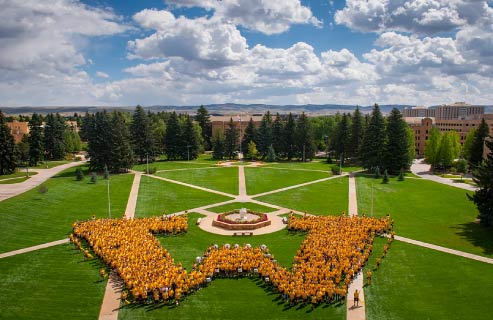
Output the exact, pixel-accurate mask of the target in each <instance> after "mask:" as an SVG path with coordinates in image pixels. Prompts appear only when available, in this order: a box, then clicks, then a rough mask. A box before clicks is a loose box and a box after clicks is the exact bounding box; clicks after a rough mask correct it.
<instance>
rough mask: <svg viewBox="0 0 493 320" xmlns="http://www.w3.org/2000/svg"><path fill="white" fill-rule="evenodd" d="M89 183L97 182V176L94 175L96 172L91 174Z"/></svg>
mask: <svg viewBox="0 0 493 320" xmlns="http://www.w3.org/2000/svg"><path fill="white" fill-rule="evenodd" d="M91 182H92V183H96V182H98V175H97V174H96V172H91Z"/></svg>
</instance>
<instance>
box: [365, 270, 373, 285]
mask: <svg viewBox="0 0 493 320" xmlns="http://www.w3.org/2000/svg"><path fill="white" fill-rule="evenodd" d="M371 276H372V272H371V271H370V270H368V271H366V285H368V286H369V285H370V284H371Z"/></svg>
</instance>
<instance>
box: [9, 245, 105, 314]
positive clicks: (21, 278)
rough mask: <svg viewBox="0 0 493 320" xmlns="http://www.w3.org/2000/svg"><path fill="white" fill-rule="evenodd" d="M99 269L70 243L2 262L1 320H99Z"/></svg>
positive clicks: (101, 284) (97, 264) (100, 282)
mask: <svg viewBox="0 0 493 320" xmlns="http://www.w3.org/2000/svg"><path fill="white" fill-rule="evenodd" d="M99 266H100V265H99V262H98V261H96V260H93V261H90V262H89V261H87V262H86V261H84V257H83V254H81V252H80V251H78V250H75V249H74V246H73V245H70V244H66V245H60V246H56V247H52V248H47V249H43V250H38V251H35V252H30V253H25V254H21V255H17V256H13V257H9V258H4V259H0V278H1V279H2V281H0V292H2V293H1V294H0V306H1V311H0V318H1V319H97V317H98V314H99V309H100V308H101V302H102V300H103V295H104V288H105V286H106V281H100V280H101V278H100V276H99V273H98V270H99Z"/></svg>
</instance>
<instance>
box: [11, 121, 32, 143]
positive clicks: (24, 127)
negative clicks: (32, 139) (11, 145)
mask: <svg viewBox="0 0 493 320" xmlns="http://www.w3.org/2000/svg"><path fill="white" fill-rule="evenodd" d="M7 127H9V128H10V133H11V134H12V135H13V136H14V141H15V143H19V142H21V140H22V137H23V136H24V135H26V134H27V135H28V134H29V125H28V123H27V122H21V121H17V120H13V121H12V122H7Z"/></svg>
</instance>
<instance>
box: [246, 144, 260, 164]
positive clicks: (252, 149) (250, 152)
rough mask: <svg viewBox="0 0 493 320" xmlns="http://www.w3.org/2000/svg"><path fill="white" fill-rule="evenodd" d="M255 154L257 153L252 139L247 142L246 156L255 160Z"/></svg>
mask: <svg viewBox="0 0 493 320" xmlns="http://www.w3.org/2000/svg"><path fill="white" fill-rule="evenodd" d="M257 155H258V151H257V146H256V145H255V142H254V141H250V143H249V144H248V153H247V157H248V158H249V159H251V160H257Z"/></svg>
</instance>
